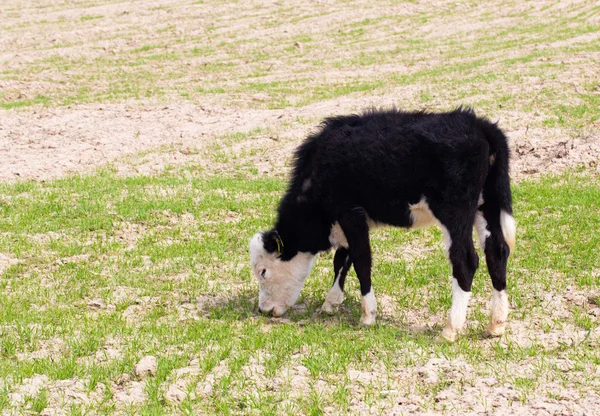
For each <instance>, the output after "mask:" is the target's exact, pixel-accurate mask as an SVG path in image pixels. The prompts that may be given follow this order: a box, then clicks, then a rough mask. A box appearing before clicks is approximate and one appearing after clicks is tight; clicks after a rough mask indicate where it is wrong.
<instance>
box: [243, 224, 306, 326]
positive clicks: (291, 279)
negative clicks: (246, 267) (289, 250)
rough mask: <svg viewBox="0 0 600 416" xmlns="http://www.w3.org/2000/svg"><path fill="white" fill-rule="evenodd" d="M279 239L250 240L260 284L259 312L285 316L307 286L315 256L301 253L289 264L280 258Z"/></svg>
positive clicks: (259, 236) (264, 235) (257, 237)
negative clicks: (307, 278) (305, 285)
mask: <svg viewBox="0 0 600 416" xmlns="http://www.w3.org/2000/svg"><path fill="white" fill-rule="evenodd" d="M274 238H279V237H278V236H277V235H276V233H275V234H273V232H267V233H258V234H256V235H255V236H254V237H252V239H251V240H250V266H251V267H252V273H253V274H254V276H255V277H256V279H257V280H258V284H259V286H260V292H259V295H258V309H259V311H260V312H262V313H266V314H269V313H272V314H273V316H281V315H283V314H284V313H285V312H286V311H287V310H288V308H289V307H291V306H293V305H294V304H295V303H296V301H297V300H298V297H299V296H300V291H301V290H302V286H303V285H304V280H306V277H307V276H308V274H309V273H310V270H311V269H312V266H313V263H314V260H315V257H316V256H315V255H314V254H311V253H303V252H298V253H297V254H296V255H295V256H294V257H293V258H291V259H290V260H288V261H282V260H281V259H280V258H279V247H280V246H281V240H279V245H277V242H276V241H271V240H272V239H274Z"/></svg>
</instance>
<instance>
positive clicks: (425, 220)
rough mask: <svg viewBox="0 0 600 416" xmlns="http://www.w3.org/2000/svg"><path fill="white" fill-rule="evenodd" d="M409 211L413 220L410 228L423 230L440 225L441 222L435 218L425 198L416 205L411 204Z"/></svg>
mask: <svg viewBox="0 0 600 416" xmlns="http://www.w3.org/2000/svg"><path fill="white" fill-rule="evenodd" d="M408 209H409V210H410V218H411V220H412V224H411V227H410V228H422V227H429V226H430V225H433V224H439V221H438V220H437V218H435V216H434V215H433V212H431V209H430V208H429V204H427V199H426V198H425V197H422V198H421V200H420V201H419V202H417V203H416V204H409V205H408Z"/></svg>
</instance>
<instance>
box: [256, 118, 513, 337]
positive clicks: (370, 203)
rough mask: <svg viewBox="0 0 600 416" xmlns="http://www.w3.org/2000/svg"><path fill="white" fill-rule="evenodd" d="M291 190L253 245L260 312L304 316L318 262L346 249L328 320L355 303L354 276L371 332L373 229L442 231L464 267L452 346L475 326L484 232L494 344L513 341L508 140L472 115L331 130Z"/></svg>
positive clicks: (348, 123)
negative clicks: (348, 283) (351, 293)
mask: <svg viewBox="0 0 600 416" xmlns="http://www.w3.org/2000/svg"><path fill="white" fill-rule="evenodd" d="M295 156H296V161H295V165H294V169H293V172H292V177H291V180H290V184H289V188H288V190H287V192H286V194H285V196H284V197H283V199H282V200H281V202H280V205H279V209H278V219H277V223H276V224H275V228H274V229H273V230H271V231H267V232H264V233H258V234H256V235H255V236H254V237H253V238H252V240H251V241H250V261H251V266H252V270H253V273H254V274H255V275H256V277H257V279H258V281H259V284H260V295H259V309H260V311H261V312H263V313H272V314H273V315H275V316H280V315H282V314H283V313H285V311H286V310H287V309H288V308H289V307H290V306H292V305H293V304H294V303H295V302H296V300H297V299H298V296H299V295H300V290H301V289H302V286H303V284H304V280H305V279H306V277H307V276H308V274H309V273H310V270H311V268H312V265H313V262H314V259H315V257H316V254H317V253H319V252H320V251H325V250H328V249H330V248H331V247H334V248H336V249H337V251H336V253H335V256H334V274H335V277H334V279H335V280H334V282H333V286H332V288H331V289H330V291H329V294H328V295H327V298H326V300H325V303H324V304H323V307H322V309H323V310H324V311H326V312H333V311H334V309H335V308H336V307H337V306H339V305H340V304H341V303H342V301H343V299H344V281H345V279H346V274H347V273H348V269H349V268H350V267H351V266H352V265H354V269H355V270H356V274H357V276H358V279H359V281H360V289H361V293H362V317H361V323H363V324H365V325H370V324H373V323H374V322H375V315H376V312H377V302H376V300H375V295H374V293H373V288H372V286H371V262H372V261H371V247H370V243H369V229H370V228H372V227H375V226H380V225H391V226H398V227H407V228H418V227H424V226H428V225H431V224H437V225H438V226H439V227H440V228H441V229H442V232H443V235H444V243H445V246H446V251H447V253H448V256H449V258H450V261H451V263H452V276H453V279H452V307H451V310H450V316H449V318H448V322H447V324H446V327H445V328H444V330H443V331H442V336H443V337H444V338H446V339H448V340H451V341H453V340H454V339H455V338H456V334H457V333H458V331H460V329H461V328H462V327H463V325H464V323H465V318H466V313H467V303H468V301H469V297H470V296H471V283H472V281H473V275H474V274H475V270H476V269H477V267H478V264H479V257H478V256H477V253H476V252H475V248H474V246H473V239H472V230H473V226H475V228H476V230H477V233H478V235H479V240H480V244H481V247H482V249H483V251H484V252H485V256H486V261H487V265H488V269H489V273H490V276H491V278H492V284H493V286H494V294H493V297H492V316H491V321H490V324H489V327H488V329H487V331H486V334H487V335H488V336H499V335H502V334H503V333H504V329H505V323H506V318H507V315H508V297H507V295H506V265H507V260H508V256H509V253H510V250H511V249H513V247H514V244H515V223H514V220H513V217H512V208H511V191H510V181H509V174H508V172H509V171H508V158H509V151H508V145H507V141H506V137H505V136H504V134H503V133H502V131H501V130H500V129H499V128H498V127H497V126H496V124H493V123H491V122H489V121H488V120H486V119H482V118H478V117H477V116H476V115H475V113H474V112H473V111H472V110H469V109H462V108H459V109H457V110H455V111H452V112H449V113H440V114H433V113H427V112H402V111H397V110H390V111H375V110H373V111H370V112H366V113H364V114H363V115H350V116H342V117H333V118H328V119H326V120H325V121H324V122H323V124H322V126H321V128H320V130H319V132H318V133H316V134H314V135H311V136H309V137H308V138H307V139H306V140H305V141H304V143H303V144H302V145H300V146H299V147H298V149H297V150H296V153H295Z"/></svg>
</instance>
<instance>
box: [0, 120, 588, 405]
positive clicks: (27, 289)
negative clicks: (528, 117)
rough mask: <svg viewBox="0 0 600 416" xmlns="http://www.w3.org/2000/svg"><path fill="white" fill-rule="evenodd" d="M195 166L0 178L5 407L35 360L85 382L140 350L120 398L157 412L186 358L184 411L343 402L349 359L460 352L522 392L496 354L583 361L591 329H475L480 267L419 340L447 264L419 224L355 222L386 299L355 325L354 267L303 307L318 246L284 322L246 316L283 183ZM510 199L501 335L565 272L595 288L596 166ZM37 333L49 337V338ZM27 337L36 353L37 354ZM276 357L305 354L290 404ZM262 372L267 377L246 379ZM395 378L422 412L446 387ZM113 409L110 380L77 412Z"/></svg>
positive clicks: (431, 234) (508, 358)
mask: <svg viewBox="0 0 600 416" xmlns="http://www.w3.org/2000/svg"><path fill="white" fill-rule="evenodd" d="M249 134H254V133H252V132H251V133H249ZM238 139H240V138H238V137H232V138H231V139H230V140H234V141H235V140H238ZM241 139H243V138H241ZM195 172H197V170H196V169H195V168H193V167H192V168H189V169H184V170H182V171H171V172H169V173H165V174H162V175H159V176H156V177H147V176H139V177H130V178H122V177H117V176H114V174H113V173H111V172H110V171H105V172H100V173H98V174H94V175H91V176H82V177H74V178H67V179H62V180H55V181H50V182H48V183H43V184H42V183H35V182H21V183H17V184H13V185H7V184H2V185H0V201H1V203H0V252H1V253H3V255H5V256H9V257H8V258H13V259H17V260H18V261H16V262H14V264H11V265H9V266H8V267H7V268H6V269H5V270H4V271H3V273H2V275H1V277H0V304H2V305H3V307H2V308H1V309H0V381H2V383H4V384H0V407H1V408H3V409H11V408H12V407H11V406H12V405H11V403H10V400H9V396H8V394H9V392H12V391H13V389H14V388H16V386H18V385H19V383H21V382H23V380H25V379H28V378H31V377H34V376H36V375H46V376H47V377H48V378H49V380H50V383H57V382H58V381H59V380H69V379H79V380H82V381H83V384H84V385H85V386H86V391H87V392H98V391H100V390H98V389H100V388H101V387H100V386H109V385H111V383H116V382H117V380H118V379H119V378H120V377H122V374H124V373H125V374H132V368H133V365H134V364H135V363H136V362H137V361H138V360H139V359H140V358H141V357H142V356H144V355H146V354H152V355H155V356H156V357H157V358H158V360H159V368H158V374H157V376H156V377H155V378H151V379H150V380H149V381H148V383H147V384H146V385H145V388H144V391H145V392H146V399H145V400H144V401H143V402H142V403H139V404H138V405H134V406H133V407H132V408H131V410H132V411H135V412H143V413H164V412H170V411H171V410H169V409H171V407H170V405H169V403H168V401H166V400H165V398H164V397H165V396H164V394H165V392H166V390H167V388H168V386H169V385H170V383H172V382H174V374H175V371H176V370H177V369H179V368H183V367H186V366H188V365H190V364H189V363H190V360H193V359H196V361H194V363H195V364H193V366H196V367H195V368H197V369H198V370H197V372H196V373H194V374H195V375H193V376H190V377H191V378H190V381H189V383H190V384H189V386H190V387H189V389H190V392H193V393H194V394H192V395H191V396H189V397H188V398H187V399H186V400H184V401H183V402H182V403H180V408H179V409H180V410H181V411H188V412H192V413H196V412H199V411H200V412H209V413H214V412H219V411H222V410H223V409H234V408H235V409H240V411H242V412H258V411H260V412H271V411H272V412H285V411H287V410H290V409H292V410H293V409H295V411H299V412H301V413H320V412H323V411H324V409H325V408H326V407H328V406H334V407H335V408H339V409H347V408H348V406H350V401H351V398H352V394H351V393H350V390H349V388H350V387H349V386H350V385H355V383H356V382H355V381H353V380H352V379H349V378H348V374H349V373H347V372H348V370H349V369H353V370H358V371H362V370H366V371H372V369H373V365H375V364H377V365H381V366H383V367H384V368H388V370H389V371H393V369H394V368H412V367H414V366H419V365H424V364H425V363H426V362H427V361H428V360H429V358H430V357H431V356H439V357H445V358H446V359H449V360H465V361H466V362H467V363H469V365H470V366H472V367H473V368H475V370H474V371H476V372H477V374H479V375H480V376H481V377H483V376H485V375H486V374H488V373H489V372H490V371H493V372H494V374H495V377H496V378H497V379H498V380H499V383H508V384H511V385H514V387H515V389H516V390H517V391H518V392H519V394H521V395H522V396H520V397H522V400H524V401H526V400H527V397H529V396H530V395H531V394H535V392H536V389H537V388H538V383H537V382H536V381H535V378H531V377H529V376H527V377H525V376H523V377H518V378H514V374H512V373H511V372H510V371H509V370H507V368H509V367H505V365H506V363H507V362H508V363H519V362H521V361H526V360H531V359H534V360H536V362H538V363H539V365H540V366H542V367H543V368H544V371H554V370H552V368H551V367H549V366H548V364H544V363H549V362H553V360H555V359H558V358H560V359H564V358H569V360H571V361H572V362H576V363H578V365H581V366H582V368H584V367H585V365H586V363H590V362H600V357H599V356H598V349H597V345H596V344H595V343H593V342H592V343H588V344H586V343H582V344H579V345H578V346H577V348H561V347H560V344H559V345H558V346H552V345H546V344H545V343H544V342H543V340H536V339H535V338H534V339H533V340H532V342H531V344H530V345H529V346H519V345H516V344H512V343H511V342H508V343H504V342H503V343H499V342H497V341H493V342H488V341H482V340H481V333H482V332H483V329H484V328H485V326H486V324H487V320H488V316H489V310H488V306H487V305H488V303H487V300H488V299H489V298H490V296H491V289H490V287H491V284H490V281H489V277H488V276H487V275H486V273H485V266H484V265H483V264H482V267H481V268H480V269H479V271H478V272H477V275H476V279H475V283H474V287H473V299H474V300H473V302H472V304H471V308H470V309H471V310H470V313H469V321H470V322H471V324H470V326H469V329H468V330H467V332H466V334H464V335H463V336H462V337H461V338H460V339H459V341H458V342H457V343H456V344H453V345H448V344H446V345H445V344H438V343H436V342H435V336H436V335H437V333H438V331H439V330H440V329H441V326H442V325H443V323H444V319H445V315H446V313H447V311H448V308H449V307H450V302H451V290H450V285H449V284H448V282H447V276H449V275H450V273H451V272H450V266H449V264H448V261H447V259H446V256H445V254H444V250H443V247H442V244H441V241H442V236H441V233H440V232H439V231H438V230H437V229H435V228H434V229H426V230H419V231H407V230H401V229H392V228H388V229H384V230H380V231H377V232H374V233H373V236H372V243H373V249H374V272H373V275H374V288H375V292H376V293H377V294H378V298H379V299H380V300H381V299H387V300H385V302H387V303H388V304H391V305H392V307H393V308H394V310H395V312H394V314H392V315H390V314H389V312H388V313H386V312H385V311H383V312H381V313H380V316H379V323H378V324H377V326H375V327H373V328H361V327H359V326H358V320H359V317H360V313H361V305H360V296H359V290H358V285H357V282H356V278H355V276H354V272H351V275H350V276H349V278H348V287H347V299H346V300H345V302H344V306H343V307H342V309H341V311H340V312H339V314H338V315H337V316H334V317H327V316H320V315H315V312H316V311H317V309H318V307H319V306H320V305H321V303H322V302H323V300H324V297H325V295H326V293H327V290H328V288H329V286H330V284H331V281H332V278H333V276H332V273H333V272H332V267H331V263H332V254H331V253H328V254H323V255H321V256H320V257H319V260H318V261H317V264H316V265H315V268H314V270H313V272H312V274H311V276H310V277H309V278H308V280H307V282H306V285H305V288H304V290H303V293H302V297H301V300H300V303H302V304H304V305H305V308H304V309H299V310H298V311H291V312H289V313H288V316H287V317H288V318H289V320H290V321H289V323H283V324H277V323H274V322H272V321H270V320H269V318H266V317H262V316H259V315H258V314H257V310H256V307H257V305H256V296H257V285H256V283H255V282H254V280H253V278H252V277H251V276H250V269H249V266H248V252H247V251H248V248H247V245H248V241H249V239H250V237H251V236H252V235H253V234H254V233H255V232H257V231H259V230H264V229H267V228H268V227H270V226H271V224H272V223H273V220H274V215H275V208H276V205H277V202H278V200H279V198H280V197H281V195H282V193H283V192H284V190H285V187H286V184H285V183H284V182H282V181H280V180H274V179H267V178H263V179H250V178H243V177H240V178H229V177H212V178H210V177H209V178H207V177H204V176H202V175H201V174H197V173H195ZM514 200H515V204H514V211H515V217H516V220H517V223H518V248H517V250H516V252H515V253H513V255H512V256H511V258H510V263H509V293H510V298H511V302H512V304H513V312H512V314H511V315H510V321H511V322H509V336H510V328H511V323H512V322H514V325H518V324H519V322H530V321H531V320H532V319H541V318H540V317H543V316H544V315H545V314H546V310H545V308H546V307H547V306H546V305H545V304H544V302H542V301H540V299H542V298H543V297H544V295H545V294H546V293H553V294H555V295H556V296H561V294H564V293H566V290H567V288H568V287H569V288H570V289H569V290H575V291H576V292H578V293H590V292H591V293H594V292H595V293H596V298H593V299H596V302H597V290H598V288H599V287H600V281H599V280H600V277H599V275H598V273H597V270H599V269H600V260H599V258H598V256H597V252H596V247H598V246H600V241H599V240H600V237H599V236H598V235H597V233H595V232H592V230H597V229H599V227H600V212H598V210H597V209H596V208H597V201H598V200H600V180H599V178H598V177H597V176H593V175H590V174H588V173H586V172H572V173H569V174H565V175H562V176H557V177H547V178H543V179H541V180H539V181H532V182H525V183H521V184H518V185H515V186H514ZM409 246H410V247H413V250H411V251H410V252H413V251H414V250H415V247H416V248H417V252H418V251H422V254H418V255H413V256H412V257H411V255H407V254H406V253H405V252H404V250H403V247H409ZM593 299H591V300H590V301H589V305H591V306H590V307H595V304H594V303H593V302H594V300H593ZM483 300H485V301H483ZM94 302H95V303H94ZM93 305H96V306H93ZM586 305H587V304H586ZM586 305H584V306H583V307H580V306H576V305H572V306H569V305H568V304H567V305H566V307H567V310H568V313H569V315H568V317H565V316H563V317H562V318H561V319H560V320H559V321H554V322H553V321H543V322H544V324H543V326H542V329H543V330H542V329H540V330H539V331H540V332H539V336H543V334H544V333H553V332H556V331H558V330H559V329H558V328H566V327H569V325H572V327H574V328H580V329H581V330H582V331H594V330H596V328H597V326H598V320H597V318H596V317H595V316H594V315H590V313H589V312H588V311H589V308H590V307H588V306H586ZM388 307H389V305H388ZM414 314H417V315H418V316H420V317H421V319H430V318H431V317H437V318H435V319H437V320H439V322H437V323H436V324H434V325H433V326H432V327H430V328H429V329H428V330H426V331H424V332H423V331H420V330H417V329H416V328H415V326H414V325H416V324H418V323H417V322H414V321H412V320H411V318H409V316H411V315H414ZM534 331H538V330H537V329H534ZM74 334H75V335H74ZM57 339H60V340H61V342H59V341H57ZM52 340H53V341H52ZM110 340H113V341H110ZM114 340H117V341H114ZM49 342H50V344H49ZM106 342H116V348H117V349H118V350H119V354H118V355H117V356H115V357H112V358H109V356H108V355H107V354H108V352H106V351H107V350H105V347H104V346H105V343H106ZM52 343H54V344H57V345H59V346H60V347H56V348H55V349H52V346H51V344H52ZM44 350H50V351H54V352H51V353H47V355H45V354H44V353H42V352H41V351H44ZM415 351H421V353H418V354H416V353H415ZM32 357H35V358H32ZM82 363H87V364H85V365H82ZM378 363H379V364H378ZM257 366H258V367H257ZM290 366H291V369H292V370H293V369H295V368H296V367H297V366H301V367H302V368H305V370H303V371H305V373H302V374H304V375H303V376H302V377H304V378H302V380H304V381H305V382H306V385H305V387H304V388H305V389H306V391H305V394H304V395H303V398H302V399H298V401H296V402H294V403H290V402H289V401H288V399H289V398H290V397H291V396H293V394H294V391H297V388H295V387H294V385H293V384H289V381H288V382H286V381H285V377H284V375H283V374H284V373H285V371H288V369H289V368H290ZM221 367H222V368H224V369H225V370H224V372H223V374H221V373H219V371H218V370H217V368H221ZM298 368H300V367H298ZM503 368H504V369H503ZM369 369H371V370H369ZM294 371H296V370H294ZM378 371H381V370H378ZM215 374H219V377H217V378H215ZM386 374H387V373H386V372H385V371H384V373H383V374H380V375H379V377H383V378H384V379H385V378H386V377H388V376H387V375H386ZM449 377H451V378H450V379H451V380H454V379H452V377H453V376H450V375H449ZM271 379H273V380H279V381H278V383H279V384H276V387H273V386H272V385H270V384H269V383H268V382H267V381H261V380H271ZM211 380H212V381H211ZM296 380H297V379H296ZM319 380H326V382H325V385H327V384H330V385H331V386H332V388H331V389H330V388H328V387H324V384H323V382H322V381H319ZM455 381H456V380H455ZM205 383H209V384H211V383H212V384H211V390H210V391H209V392H208V393H202V394H201V397H200V396H198V394H199V393H196V392H197V391H199V390H198V389H200V390H202V389H204V388H205V387H204V385H205ZM286 383H287V384H286ZM353 383H354V384H353ZM388 383H393V377H392V378H390V379H389V380H388ZM411 383H416V384H415V388H416V389H417V391H419V394H421V395H422V397H424V398H425V402H424V403H423V405H422V406H423V407H422V409H423V410H424V409H437V407H436V401H435V400H434V398H435V397H436V395H437V394H439V393H440V392H441V391H443V390H445V389H448V388H451V386H453V385H454V384H453V383H450V382H447V383H445V384H444V383H442V384H440V383H437V384H435V385H431V384H428V382H427V381H424V380H422V379H415V380H413V381H411ZM197 385H200V386H201V387H197ZM2 386H4V387H2ZM270 386H271V387H270ZM377 386H379V385H377ZM377 386H376V385H373V386H372V387H370V388H367V389H366V390H364V396H363V397H360V400H361V401H364V402H365V403H369V402H370V403H373V405H375V403H378V402H379V401H380V400H382V396H381V391H382V389H383V387H381V386H379V387H377ZM384 390H385V389H384ZM49 391H50V390H47V389H46V390H40V392H39V393H38V394H36V395H34V396H32V397H29V398H27V400H26V402H25V404H23V406H25V407H24V408H27V409H30V410H31V411H33V412H40V411H42V410H43V409H44V408H45V407H46V406H48V403H49V402H50V393H49ZM202 391H204V390H202ZM108 393H109V391H108V392H105V393H102V394H103V395H104V394H108ZM386 394H389V393H386ZM101 397H105V396H101ZM115 406H119V404H118V403H117V402H116V401H115V398H114V397H113V396H112V393H111V394H109V395H108V396H106V397H105V398H104V399H102V400H101V401H98V402H95V403H94V404H93V405H92V407H91V409H95V411H109V410H107V409H113V410H114V409H115V408H116V407H115ZM136 409H137V410H136ZM286 409H287V410H286ZM438 410H439V409H438ZM73 411H74V412H75V413H77V412H78V411H81V409H79V410H77V409H76V408H74V410H73Z"/></svg>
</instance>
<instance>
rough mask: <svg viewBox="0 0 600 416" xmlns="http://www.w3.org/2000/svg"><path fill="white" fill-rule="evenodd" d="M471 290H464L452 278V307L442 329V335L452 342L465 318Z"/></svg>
mask: <svg viewBox="0 0 600 416" xmlns="http://www.w3.org/2000/svg"><path fill="white" fill-rule="evenodd" d="M470 298H471V292H465V291H464V290H462V289H461V288H460V286H459V285H458V280H456V278H454V277H453V278H452V307H451V308H450V315H449V316H448V323H447V324H446V327H445V328H444V329H443V331H442V337H444V338H445V339H447V340H448V341H451V342H454V340H455V339H456V334H457V333H458V332H459V331H460V330H461V329H462V327H463V326H464V324H465V321H466V319H467V305H468V304H469V299H470Z"/></svg>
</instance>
